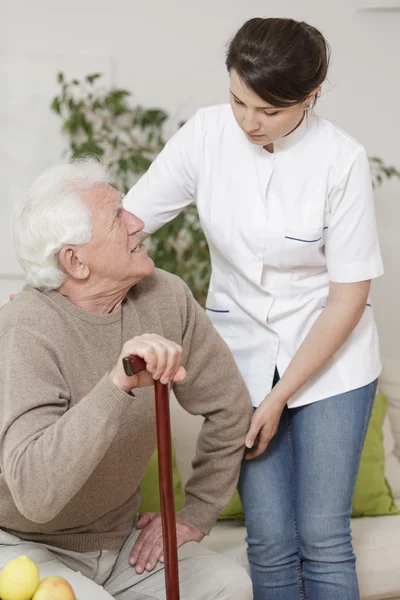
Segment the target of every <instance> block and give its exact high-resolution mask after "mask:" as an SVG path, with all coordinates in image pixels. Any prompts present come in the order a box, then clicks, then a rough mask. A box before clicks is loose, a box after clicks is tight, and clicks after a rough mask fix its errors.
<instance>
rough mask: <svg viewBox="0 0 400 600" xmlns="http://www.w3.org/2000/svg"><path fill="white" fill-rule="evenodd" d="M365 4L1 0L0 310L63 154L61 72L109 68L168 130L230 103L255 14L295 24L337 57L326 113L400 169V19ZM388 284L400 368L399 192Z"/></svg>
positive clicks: (388, 348)
mask: <svg viewBox="0 0 400 600" xmlns="http://www.w3.org/2000/svg"><path fill="white" fill-rule="evenodd" d="M359 2H360V0H329V1H328V0H302V1H301V2H299V0H279V2H277V1H276V0H247V1H243V0H202V1H201V2H194V0H170V2H166V1H165V0H153V1H152V2H143V0H142V1H139V0H113V1H112V2H109V1H108V0H107V1H106V0H68V2H64V3H59V2H54V1H51V0H35V2H30V1H29V0H25V1H22V0H13V1H12V2H8V3H7V6H6V3H5V2H0V51H1V53H2V57H1V64H0V87H1V92H0V127H1V131H0V134H1V135H0V139H1V142H0V193H1V196H0V197H1V202H0V223H1V225H0V227H1V229H0V303H2V302H4V301H5V300H6V298H7V294H8V292H9V291H13V290H17V289H19V288H20V287H21V285H22V279H18V277H17V278H15V274H16V273H20V271H19V269H18V266H17V265H16V262H15V260H14V258H13V251H12V247H11V237H10V233H9V231H10V227H9V220H10V218H9V217H10V212H11V205H12V204H13V202H14V201H15V200H16V199H17V198H19V197H21V195H22V194H24V193H25V191H26V189H27V187H28V186H29V184H30V183H31V181H32V178H33V177H34V176H35V175H36V173H38V172H39V171H40V170H41V169H42V167H43V166H45V165H47V164H50V163H52V162H54V161H56V160H57V159H58V158H59V156H60V153H61V152H62V149H63V140H62V137H61V134H60V133H59V122H58V120H57V118H56V117H55V116H53V115H51V114H50V112H49V111H48V103H49V100H50V99H51V97H52V95H53V94H54V93H55V91H56V86H55V83H54V79H55V73H56V72H57V71H58V70H65V71H66V73H67V74H68V75H69V76H71V77H72V76H78V77H79V76H81V75H83V74H85V73H88V72H91V71H97V70H100V71H102V72H104V73H105V74H106V80H107V81H109V82H113V83H115V84H117V85H118V86H124V87H126V88H129V89H131V90H132V91H133V92H134V94H135V98H136V100H137V101H138V102H141V103H144V104H146V105H149V106H150V105H151V106H160V107H162V108H164V109H166V110H167V111H168V112H169V113H170V114H171V116H172V121H171V126H170V127H171V130H172V129H173V127H174V125H175V123H177V122H178V121H179V120H181V119H184V118H187V117H189V116H190V115H191V114H192V113H193V111H194V110H195V109H196V108H197V107H199V106H202V105H207V104H211V103H214V102H224V101H226V99H227V76H226V72H225V67H224V46H225V43H226V41H227V40H228V38H229V37H230V36H231V35H232V34H233V33H234V32H235V30H236V29H237V28H238V27H239V26H240V25H241V24H242V23H243V22H244V21H245V20H246V19H248V18H250V17H253V16H287V17H289V16H290V17H293V18H297V19H304V20H307V21H309V22H311V23H312V24H314V25H316V26H317V27H319V28H320V29H321V30H322V31H323V33H324V34H325V35H326V37H327V38H328V40H329V41H330V43H331V46H332V51H333V58H332V65H331V71H330V76H329V82H328V83H327V85H326V86H325V91H326V94H325V95H324V97H323V98H322V99H321V101H320V105H319V109H318V112H319V113H320V114H323V115H324V116H326V117H328V118H330V119H332V120H333V121H335V122H336V123H338V124H340V126H341V127H343V128H344V129H346V130H347V131H348V132H349V133H350V134H352V135H354V136H355V137H357V138H358V139H359V140H360V141H362V142H363V143H364V144H365V146H366V147H367V150H368V152H369V154H371V155H372V154H375V155H379V156H382V157H383V158H384V159H385V160H386V161H387V162H389V163H395V164H396V165H397V166H399V167H400V151H399V137H400V124H399V116H398V111H399V108H398V107H399V103H398V99H399V97H400V78H399V57H400V36H399V31H400V11H397V12H364V13H362V12H357V11H356V5H358V4H359ZM376 201H377V217H378V227H379V231H380V238H381V244H382V250H383V254H384V259H385V263H386V275H385V276H384V277H382V278H380V279H379V280H378V281H377V282H376V283H375V284H374V291H373V297H374V306H375V310H376V315H377V320H378V324H379V328H380V333H381V342H382V350H383V355H384V357H385V358H386V359H388V360H389V361H390V360H391V361H392V364H396V362H398V361H399V360H400V319H399V317H398V312H399V307H400V283H399V275H400V269H399V262H400V242H399V239H400V238H399V235H398V230H399V224H400V183H396V184H392V185H385V186H384V188H383V189H382V190H381V191H380V192H379V193H378V194H377V197H376Z"/></svg>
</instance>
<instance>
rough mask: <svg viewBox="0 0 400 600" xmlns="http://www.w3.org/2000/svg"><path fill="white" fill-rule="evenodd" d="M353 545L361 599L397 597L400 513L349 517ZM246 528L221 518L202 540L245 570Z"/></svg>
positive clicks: (373, 599) (399, 575)
mask: <svg viewBox="0 0 400 600" xmlns="http://www.w3.org/2000/svg"><path fill="white" fill-rule="evenodd" d="M351 526H352V532H353V545H354V552H355V554H356V556H357V563H356V566H357V574H358V580H359V585H360V593H361V598H362V600H378V599H379V600H381V599H382V598H393V599H395V598H398V597H400V562H399V561H400V559H399V556H400V515H398V516H390V517H364V518H362V519H352V523H351ZM245 536H246V530H245V527H244V525H243V524H242V523H240V522H237V521H230V522H228V521H220V522H219V523H217V524H216V525H215V527H214V528H213V529H212V531H211V533H210V535H209V536H207V537H206V538H205V539H204V540H203V542H202V543H203V544H205V545H206V546H207V547H208V548H210V549H211V550H215V551H216V552H222V553H224V554H226V555H227V556H229V557H231V558H232V559H233V560H235V561H237V562H238V563H240V564H241V565H242V566H244V567H245V568H246V569H247V570H249V564H248V561H247V555H246V545H245Z"/></svg>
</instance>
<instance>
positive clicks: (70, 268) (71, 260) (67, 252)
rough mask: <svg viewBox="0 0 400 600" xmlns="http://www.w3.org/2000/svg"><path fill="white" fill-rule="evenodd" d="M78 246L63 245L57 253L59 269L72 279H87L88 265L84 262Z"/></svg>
mask: <svg viewBox="0 0 400 600" xmlns="http://www.w3.org/2000/svg"><path fill="white" fill-rule="evenodd" d="M79 250H80V248H79V247H78V246H64V247H63V248H61V250H60V253H59V255H58V261H59V263H60V267H61V269H62V270H63V271H64V273H65V274H66V275H68V276H69V277H72V278H73V279H87V278H88V277H89V274H90V269H89V267H88V265H87V264H86V263H85V262H84V260H83V257H82V256H81V253H80V252H79Z"/></svg>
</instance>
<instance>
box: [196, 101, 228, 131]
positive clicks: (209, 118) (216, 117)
mask: <svg viewBox="0 0 400 600" xmlns="http://www.w3.org/2000/svg"><path fill="white" fill-rule="evenodd" d="M192 119H193V121H194V122H195V123H196V124H197V126H198V127H200V128H202V129H203V130H204V131H208V132H209V131H215V132H220V131H221V130H223V129H225V128H226V126H227V125H228V126H230V125H232V124H234V122H235V121H234V118H233V114H232V109H231V107H230V104H214V105H212V106H206V107H202V108H199V109H198V110H197V111H196V113H195V114H194V116H193V117H192Z"/></svg>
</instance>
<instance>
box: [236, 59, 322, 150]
mask: <svg viewBox="0 0 400 600" xmlns="http://www.w3.org/2000/svg"><path fill="white" fill-rule="evenodd" d="M316 91H317V90H314V91H313V92H312V93H311V94H310V96H309V97H308V98H307V99H306V100H304V102H301V103H299V104H295V105H294V106H290V107H288V108H276V107H274V106H272V105H271V104H268V102H266V101H265V100H263V99H262V98H260V97H259V96H257V94H255V93H254V92H253V91H252V90H251V89H250V88H249V87H247V86H246V84H245V83H244V82H243V81H242V80H241V79H240V77H239V75H238V74H237V73H236V71H235V70H233V69H232V70H231V72H230V103H231V107H232V111H233V115H234V117H235V119H236V122H237V124H238V125H239V127H240V128H241V129H243V131H244V132H245V134H246V136H247V138H248V140H249V141H250V142H252V143H253V144H257V145H258V146H269V145H270V144H273V143H274V142H276V141H277V140H279V139H281V138H283V137H285V135H288V133H290V132H291V131H293V130H294V129H296V127H297V126H298V125H299V124H300V122H301V121H302V119H303V117H304V111H305V110H306V108H307V104H309V103H310V102H311V101H312V96H313V94H315V93H316Z"/></svg>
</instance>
